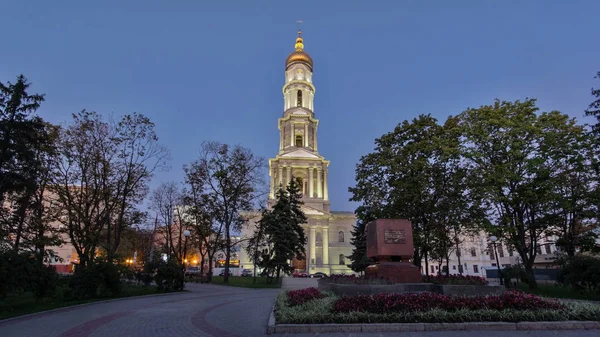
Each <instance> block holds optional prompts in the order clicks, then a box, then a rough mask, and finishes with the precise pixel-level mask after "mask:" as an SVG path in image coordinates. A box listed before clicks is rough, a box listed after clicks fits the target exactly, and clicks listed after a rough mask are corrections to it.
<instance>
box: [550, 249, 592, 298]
mask: <svg viewBox="0 0 600 337" xmlns="http://www.w3.org/2000/svg"><path fill="white" fill-rule="evenodd" d="M558 282H559V283H560V284H562V285H565V286H571V287H573V289H575V290H579V291H590V292H594V291H600V259H598V258H595V257H592V256H586V255H577V256H574V257H572V258H571V259H568V260H565V261H562V266H561V270H560V272H559V273H558Z"/></svg>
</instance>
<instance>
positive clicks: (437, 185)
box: [349, 115, 474, 269]
mask: <svg viewBox="0 0 600 337" xmlns="http://www.w3.org/2000/svg"><path fill="white" fill-rule="evenodd" d="M457 125H458V122H457V119H456V118H450V119H449V120H448V121H447V122H446V124H445V125H443V126H442V125H439V124H438V123H437V121H436V120H435V119H434V118H433V117H431V116H429V115H421V116H419V117H417V118H415V119H414V120H413V121H412V122H409V121H404V122H402V123H400V124H398V126H396V128H395V129H394V131H393V132H390V133H388V134H385V135H383V136H382V137H380V138H378V139H376V140H375V143H376V148H375V151H374V152H373V153H370V154H368V155H366V156H363V157H362V158H361V160H360V162H359V164H358V165H357V168H356V186H355V187H351V188H350V189H349V191H350V192H351V193H352V195H353V196H352V198H351V200H352V201H357V202H361V203H362V205H363V207H364V208H363V210H366V209H368V210H369V212H368V214H369V215H368V218H369V219H377V218H403V219H409V220H410V221H411V223H412V226H413V239H414V246H415V250H414V258H413V262H414V264H415V265H417V266H419V267H420V266H421V261H422V260H425V264H426V269H428V261H429V258H431V257H432V256H430V255H431V254H434V255H435V257H438V256H442V257H446V259H447V256H448V255H449V253H450V251H451V250H452V249H453V247H455V240H454V239H453V238H451V237H449V236H448V235H449V234H448V233H449V232H448V229H449V228H460V226H462V225H463V222H464V220H465V219H469V218H470V216H471V215H472V213H471V212H470V210H471V208H474V207H473V205H472V203H471V202H470V201H469V198H468V195H467V193H465V192H466V183H465V179H466V173H465V170H464V168H463V167H462V164H461V157H460V147H459V145H460V142H459V139H460V132H459V131H458V126H457ZM361 213H362V210H361V209H359V210H358V211H357V215H358V216H359V220H363V219H360V217H361V216H360V214H361ZM365 220H368V219H364V220H363V221H365ZM458 232H459V231H452V232H451V234H452V233H455V234H452V235H456V237H458ZM357 242H361V241H360V240H357ZM442 242H443V243H444V245H442V244H441V243H442ZM434 248H435V251H434ZM360 250H361V249H358V250H357V254H356V257H355V258H356V261H364V260H362V259H361V256H360V254H361V253H360ZM353 261H354V259H353ZM360 263H361V262H359V265H360Z"/></svg>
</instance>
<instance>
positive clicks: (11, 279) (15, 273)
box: [0, 251, 58, 298]
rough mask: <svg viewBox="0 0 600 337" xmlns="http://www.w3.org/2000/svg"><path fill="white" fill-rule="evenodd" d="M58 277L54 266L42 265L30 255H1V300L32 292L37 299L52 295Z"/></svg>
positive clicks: (6, 252)
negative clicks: (9, 296)
mask: <svg viewBox="0 0 600 337" xmlns="http://www.w3.org/2000/svg"><path fill="white" fill-rule="evenodd" d="M57 278H58V275H57V273H56V270H55V269H54V267H52V266H47V265H44V264H40V262H39V261H38V260H37V259H35V256H34V255H32V254H29V253H15V252H12V251H4V252H1V253H0V298H2V297H4V296H6V295H8V294H19V293H22V292H25V291H31V292H32V293H33V294H34V296H35V297H36V298H42V297H46V296H49V295H51V294H52V293H53V292H54V290H55V288H56V282H57Z"/></svg>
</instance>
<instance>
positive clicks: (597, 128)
mask: <svg viewBox="0 0 600 337" xmlns="http://www.w3.org/2000/svg"><path fill="white" fill-rule="evenodd" d="M594 78H597V79H600V71H599V72H597V73H596V76H595V77H594ZM591 94H592V96H594V97H595V98H596V100H595V101H593V102H592V103H590V105H589V107H588V108H587V110H585V114H586V116H593V117H595V118H596V124H595V125H594V126H593V128H592V132H593V133H594V134H595V135H596V137H597V138H600V88H596V89H594V88H592V90H591Z"/></svg>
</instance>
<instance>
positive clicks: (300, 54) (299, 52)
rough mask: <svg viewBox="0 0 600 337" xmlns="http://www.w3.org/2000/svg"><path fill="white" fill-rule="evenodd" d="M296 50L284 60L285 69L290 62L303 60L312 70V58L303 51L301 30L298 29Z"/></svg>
mask: <svg viewBox="0 0 600 337" xmlns="http://www.w3.org/2000/svg"><path fill="white" fill-rule="evenodd" d="M295 47H296V50H295V51H293V52H291V53H290V55H288V57H287V59H286V60H285V69H286V70H287V69H288V68H289V67H290V65H292V63H295V62H303V63H305V64H306V65H308V67H309V68H310V70H311V71H312V69H313V60H312V57H310V55H308V53H306V52H305V51H304V40H303V39H302V31H300V30H299V31H298V38H296V45H295Z"/></svg>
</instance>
